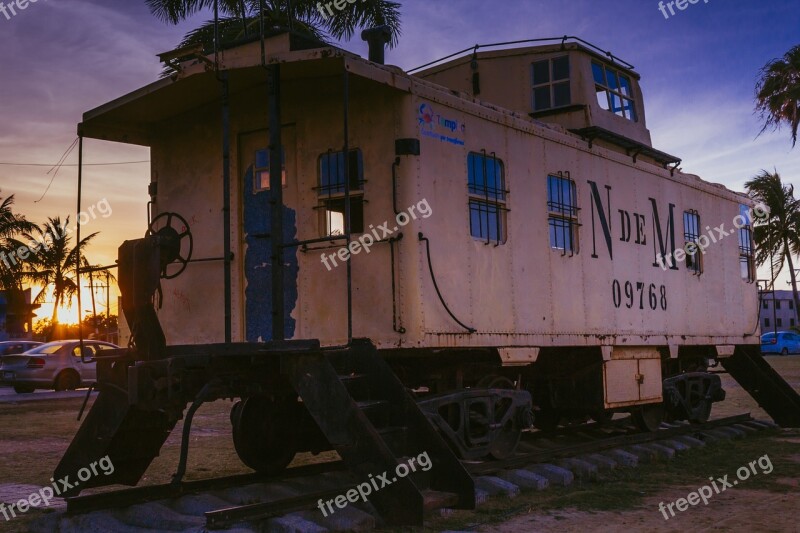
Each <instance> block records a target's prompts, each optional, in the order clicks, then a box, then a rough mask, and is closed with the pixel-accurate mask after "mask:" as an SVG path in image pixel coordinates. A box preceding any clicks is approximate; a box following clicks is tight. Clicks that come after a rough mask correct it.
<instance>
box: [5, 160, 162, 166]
mask: <svg viewBox="0 0 800 533" xmlns="http://www.w3.org/2000/svg"><path fill="white" fill-rule="evenodd" d="M149 162H150V161H149V160H148V161H119V162H116V163H84V164H83V166H85V167H106V166H111V165H137V164H140V163H149ZM0 165H3V166H9V167H52V166H53V164H52V163H5V162H0ZM61 166H62V167H77V166H78V165H77V164H75V165H61Z"/></svg>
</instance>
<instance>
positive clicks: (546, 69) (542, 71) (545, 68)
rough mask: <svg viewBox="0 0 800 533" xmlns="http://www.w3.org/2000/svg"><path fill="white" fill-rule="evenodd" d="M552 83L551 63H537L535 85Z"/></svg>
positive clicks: (534, 69) (535, 66)
mask: <svg viewBox="0 0 800 533" xmlns="http://www.w3.org/2000/svg"><path fill="white" fill-rule="evenodd" d="M545 83H550V61H547V60H545V61H537V62H536V63H534V64H533V84H534V85H542V84H545Z"/></svg>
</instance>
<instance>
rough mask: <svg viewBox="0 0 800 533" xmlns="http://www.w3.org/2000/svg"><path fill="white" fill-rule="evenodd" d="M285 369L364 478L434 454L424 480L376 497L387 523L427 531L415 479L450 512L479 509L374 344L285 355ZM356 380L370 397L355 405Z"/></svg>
mask: <svg viewBox="0 0 800 533" xmlns="http://www.w3.org/2000/svg"><path fill="white" fill-rule="evenodd" d="M281 368H282V369H283V372H284V373H285V374H286V376H287V377H288V378H289V381H290V382H291V383H292V385H293V387H294V389H295V391H296V392H297V393H298V395H299V396H300V397H301V398H302V400H303V403H304V405H305V407H306V408H307V409H308V411H309V412H310V413H311V415H312V416H313V417H314V420H315V421H316V422H317V425H318V426H319V428H320V429H321V430H322V432H323V433H324V434H325V436H326V438H327V439H328V441H329V442H330V443H331V445H333V447H334V448H336V451H337V452H339V455H340V456H341V457H342V459H343V460H344V462H345V463H346V464H347V465H348V466H349V467H350V469H351V470H352V471H353V472H354V473H356V474H357V475H358V476H359V477H362V478H367V477H368V476H370V475H372V476H377V475H380V474H382V473H384V472H388V473H392V472H395V470H396V468H397V467H398V464H399V461H400V460H399V459H398V457H403V456H404V455H408V456H414V455H420V456H421V455H422V454H423V453H424V454H427V455H428V457H429V458H430V460H431V464H432V467H431V469H430V470H429V471H428V472H425V476H413V475H409V476H406V477H400V478H398V479H397V481H396V482H395V483H392V484H391V485H390V486H388V487H386V488H384V489H383V490H381V491H379V492H376V493H374V494H373V495H372V496H371V497H370V500H371V502H372V503H373V505H374V506H375V508H376V509H377V510H378V512H379V513H380V514H381V516H382V517H383V519H384V520H385V521H386V522H387V524H389V525H393V526H420V525H422V521H423V516H424V513H425V507H426V502H425V497H424V496H423V494H422V493H421V492H420V489H419V486H418V485H417V484H416V481H417V480H421V481H424V482H425V483H426V484H427V483H428V482H429V483H430V487H429V488H430V489H432V491H433V492H432V493H431V496H429V498H431V499H436V498H442V497H445V496H436V495H435V494H434V493H445V494H449V496H446V498H449V499H450V500H452V501H453V504H452V507H454V508H462V509H472V508H474V506H475V490H474V482H473V480H472V478H471V477H470V476H469V474H468V473H467V472H466V470H465V469H464V467H463V466H462V465H461V463H460V462H459V461H458V459H457V458H456V456H455V455H453V453H452V451H451V450H450V449H449V447H448V446H447V444H446V443H445V442H444V441H443V440H442V438H441V437H440V436H439V434H438V433H437V432H436V430H435V429H434V428H433V426H432V425H431V423H430V422H429V421H428V419H427V417H426V416H425V414H424V413H422V411H421V410H420V409H419V407H418V406H417V403H416V402H415V401H414V399H413V398H412V397H411V396H410V395H409V393H408V391H407V390H406V388H405V386H404V385H403V384H402V382H400V380H399V379H398V378H397V377H396V376H395V375H394V373H393V372H392V371H391V369H390V368H389V366H388V365H387V364H386V363H385V362H384V361H383V359H381V358H380V356H379V355H378V353H377V350H376V349H375V347H374V346H373V345H372V344H371V343H370V342H369V341H365V340H355V341H353V343H352V345H351V347H349V348H347V349H342V350H336V351H335V352H332V351H329V352H324V351H320V352H317V353H309V354H287V355H285V356H283V357H282V359H281ZM343 376H344V377H345V379H342V377H343ZM356 380H357V381H359V382H361V384H366V386H367V387H366V389H367V390H366V398H362V397H359V398H358V399H356V398H354V397H353V394H352V393H351V391H350V390H349V387H348V386H347V385H348V383H352V382H354V381H356ZM362 392H363V391H362ZM359 396H361V395H359ZM425 488H428V487H425ZM452 495H455V498H453V496H452Z"/></svg>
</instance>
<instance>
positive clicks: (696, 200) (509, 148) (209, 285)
mask: <svg viewBox="0 0 800 533" xmlns="http://www.w3.org/2000/svg"><path fill="white" fill-rule="evenodd" d="M361 68H362V69H363V72H361V73H360V74H363V73H364V72H367V73H368V72H369V71H370V69H371V68H372V67H371V66H369V65H365V66H362V67H361ZM376 68H378V69H380V70H381V71H388V70H389V69H388V68H384V67H376ZM392 75H394V74H392ZM350 79H351V104H350V130H351V131H350V146H351V148H354V149H356V148H357V149H360V150H361V151H362V153H363V157H364V169H365V176H364V178H365V184H364V198H365V200H366V204H365V208H364V212H365V226H369V225H370V224H372V225H374V226H375V227H377V226H379V225H381V224H383V223H384V221H388V222H390V223H391V224H390V227H392V226H395V224H394V212H393V209H392V180H391V165H392V162H393V160H394V157H395V155H394V141H395V139H400V138H418V139H420V142H421V146H422V153H421V156H419V157H417V156H402V157H401V164H400V166H399V168H398V182H397V191H398V202H397V203H398V209H399V210H401V211H403V210H406V209H407V208H408V207H409V206H411V205H416V204H417V203H418V202H420V201H421V200H425V201H426V202H427V203H428V204H429V205H430V207H431V210H432V214H431V216H430V218H427V219H424V220H422V219H420V220H414V221H412V222H411V223H410V224H409V225H408V226H406V227H405V228H402V233H403V240H402V241H400V242H399V243H397V244H396V252H397V253H396V261H395V268H396V279H395V282H396V295H395V296H396V298H397V303H398V306H399V316H398V319H399V324H398V325H399V326H402V327H403V328H405V330H406V333H405V334H399V333H397V332H395V331H393V329H392V324H393V320H392V292H391V284H392V280H391V274H390V273H391V263H390V255H389V245H388V244H386V243H380V244H376V245H374V246H372V248H371V250H370V253H369V254H366V253H363V252H362V253H360V254H359V255H357V256H354V257H353V258H352V260H351V267H352V271H353V318H354V320H353V324H354V331H353V334H354V336H357V337H368V338H371V339H373V340H374V341H375V342H376V343H377V344H378V346H379V347H381V348H396V347H410V348H440V347H546V346H585V345H589V346H591V345H600V344H605V345H619V346H624V345H636V346H648V345H649V346H667V345H682V344H700V345H723V344H742V343H749V342H756V341H757V337H752V338H749V337H745V334H746V333H749V332H751V331H752V329H753V327H754V325H755V323H756V319H755V318H753V319H752V321H750V320H749V317H750V316H751V315H752V316H753V317H755V316H756V313H757V310H756V309H755V307H756V298H755V289H754V288H753V289H752V298H748V296H747V294H749V293H746V292H743V291H742V288H743V286H742V285H740V284H743V283H744V282H742V280H741V279H740V277H739V273H738V251H737V245H738V243H737V242H736V236H735V235H733V236H730V237H727V239H726V240H723V241H722V242H721V243H719V244H715V245H713V246H712V247H711V248H709V250H708V253H707V255H706V263H705V273H704V274H703V276H701V277H699V278H698V277H696V276H691V275H690V274H688V273H687V272H686V271H685V268H683V267H681V270H680V271H671V270H670V271H667V272H664V271H663V270H661V269H660V268H657V267H653V265H652V263H653V255H654V251H653V248H652V246H653V244H654V240H655V239H654V234H653V219H652V216H653V212H652V209H653V207H652V204H651V202H650V198H653V199H654V200H655V201H656V206H657V207H656V208H657V209H658V213H659V218H660V220H661V222H662V223H663V224H665V223H666V217H667V214H668V211H669V204H670V203H671V204H674V205H675V207H674V211H673V216H674V220H673V223H674V231H675V238H676V244H677V246H678V247H680V243H679V242H682V241H681V238H682V213H683V210H684V209H690V208H693V209H697V210H698V211H699V212H700V215H701V225H702V226H706V225H709V226H711V227H714V226H718V225H719V224H721V223H725V224H727V225H728V227H730V221H731V220H732V219H733V217H734V216H735V215H736V214H737V213H738V204H739V202H740V201H742V200H743V199H742V198H741V197H740V196H739V195H736V194H734V193H731V192H730V191H727V190H726V189H724V188H720V187H716V186H712V185H709V184H707V183H705V182H702V181H700V180H698V179H696V178H694V177H691V176H685V175H682V174H680V173H676V175H675V176H674V177H671V176H670V174H669V172H667V171H664V170H661V169H659V168H657V167H654V166H652V165H650V164H648V163H646V162H644V161H643V160H642V159H640V160H639V162H638V163H633V161H632V160H631V158H628V157H625V156H624V155H622V154H619V153H616V152H613V151H611V150H606V149H604V148H600V147H598V146H597V145H595V147H594V148H592V149H590V148H589V147H588V146H587V144H586V143H585V142H584V141H582V140H580V139H578V138H577V137H575V136H573V135H570V134H567V133H564V132H563V131H562V130H561V129H560V128H559V127H558V126H548V125H544V124H542V123H538V122H535V121H531V120H530V119H528V118H521V117H519V116H518V115H516V114H514V113H512V112H508V111H504V110H502V109H498V108H494V107H491V106H488V105H481V104H479V103H477V102H474V101H472V100H471V99H469V98H468V97H466V98H465V97H463V95H462V96H461V97H460V96H457V95H454V94H452V92H451V91H448V90H445V89H444V88H442V87H440V86H437V85H434V84H432V83H429V82H426V81H423V80H416V79H413V81H412V83H411V85H412V86H413V93H414V94H413V96H411V95H409V94H408V93H405V92H403V91H402V90H397V89H396V88H389V87H387V86H384V85H380V84H376V83H374V82H372V81H370V80H367V79H364V78H362V77H361V76H360V75H352V76H351V78H350ZM307 82H308V80H307V79H306V80H305V83H301V82H299V81H298V82H287V83H286V84H284V88H283V95H284V96H283V99H284V105H283V124H284V137H285V143H286V145H287V146H286V149H287V186H286V188H285V189H284V196H285V202H286V206H287V210H288V211H289V219H288V224H287V225H288V226H289V231H290V232H293V233H292V234H291V235H290V237H291V238H297V239H301V240H302V239H311V238H316V237H319V236H320V235H321V232H320V223H319V222H320V221H319V209H318V207H319V198H318V192H317V190H316V188H317V187H318V183H319V181H318V180H319V156H320V155H321V154H323V153H325V152H327V151H328V150H334V151H337V150H341V147H342V144H343V137H342V131H341V128H342V116H343V109H342V79H341V77H339V76H333V77H322V78H318V79H314V82H313V83H307ZM425 102H427V103H429V104H430V105H432V106H435V107H436V110H437V113H438V114H439V115H442V116H443V117H444V119H445V120H444V121H443V122H442V123H441V126H442V128H445V130H444V131H442V132H432V131H430V130H427V133H424V132H423V131H422V130H421V129H420V122H419V119H420V117H419V107H420V105H421V104H422V103H425ZM219 116H220V115H219V108H218V107H217V106H216V105H214V104H209V105H208V106H206V107H204V108H202V109H197V110H194V111H193V112H191V113H187V114H185V115H184V116H181V117H179V119H176V120H173V121H170V122H169V123H165V124H162V125H160V126H159V128H158V131H159V132H160V135H159V136H158V137H157V140H156V142H154V143H153V156H152V157H153V161H154V163H153V173H154V177H155V178H157V179H158V181H159V196H158V202H157V205H156V206H155V211H156V212H163V211H176V212H179V213H181V214H183V215H184V216H185V217H186V218H187V220H188V221H189V223H190V225H191V227H192V229H193V232H194V233H195V247H196V248H195V257H198V258H202V257H219V256H220V255H221V241H222V233H221V224H219V216H220V207H221V205H222V194H221V192H222V191H221V183H219V182H218V178H217V176H220V175H221V174H222V162H221V158H220V156H219V152H220V147H221V138H220V137H221V136H220V135H219V134H218V133H219V131H220V126H221V122H220V120H219ZM267 118H268V117H267V111H266V98H265V88H264V87H263V86H259V87H254V88H251V89H248V90H247V91H245V92H242V93H240V94H237V95H235V97H234V98H233V99H232V108H231V121H232V123H231V131H232V133H233V137H232V138H233V139H234V142H233V143H232V153H231V160H232V163H233V168H232V182H233V185H232V187H233V190H232V198H233V199H234V202H233V205H232V220H233V235H232V242H233V253H234V256H235V266H234V269H233V287H232V288H233V291H232V293H233V309H232V322H233V332H234V340H267V339H268V331H269V330H268V328H266V325H268V324H269V321H266V322H265V320H264V319H263V318H264V317H261V318H262V320H261V321H260V326H259V327H260V328H261V330H260V331H264V332H266V333H267V334H266V335H262V334H257V335H255V336H254V335H253V334H252V332H251V333H248V327H249V326H248V324H250V322H251V319H252V315H253V310H252V309H249V310H248V308H247V307H248V306H247V298H248V290H250V291H251V292H252V291H253V290H256V291H258V292H260V293H262V295H263V292H264V291H268V290H269V285H268V283H266V284H265V283H264V278H263V276H262V278H261V281H259V282H254V280H253V278H252V272H250V273H248V271H247V270H248V266H247V265H248V263H247V257H248V251H250V250H251V247H252V246H253V238H254V236H255V235H254V234H255V233H256V232H257V229H254V228H250V227H249V225H248V223H247V220H246V216H245V210H246V205H245V204H246V202H245V199H246V193H247V192H248V190H249V189H250V188H251V187H252V182H251V181H250V180H251V179H252V174H250V175H248V169H249V167H251V166H252V164H253V155H252V152H253V149H254V147H255V146H259V145H261V147H262V148H265V147H266V145H267V142H268V131H267V129H266V128H265V125H266V124H267V123H268V120H267ZM453 122H456V123H457V124H458V127H457V128H456V129H459V128H460V126H461V125H463V126H464V130H463V131H460V130H459V131H454V130H453V129H452V126H453ZM440 133H441V134H443V133H447V135H445V140H444V141H442V140H441V136H437V137H435V138H434V137H433V135H434V134H436V135H440ZM461 142H463V143H464V144H463V145H461V144H460V143H461ZM482 149H486V150H487V151H489V152H491V151H494V152H496V153H497V155H498V157H499V158H500V159H501V160H502V161H503V163H504V164H505V173H506V185H507V188H508V189H509V191H510V192H509V195H508V199H507V207H508V208H509V209H510V211H509V213H508V215H507V227H508V241H507V242H506V243H504V244H502V245H500V246H493V245H488V246H487V245H486V244H484V243H482V242H479V241H478V240H476V239H474V238H472V237H471V236H470V234H469V211H468V207H467V202H468V199H467V198H468V195H467V170H466V161H467V154H468V153H469V152H470V151H480V150H482ZM558 171H568V172H570V175H571V176H572V178H573V179H574V180H575V181H576V185H577V189H578V202H579V207H580V209H581V212H580V215H579V222H580V224H581V227H580V229H579V246H580V248H579V251H578V254H577V255H575V256H574V257H562V256H561V254H560V252H558V251H553V250H551V248H550V245H549V241H548V229H547V212H546V178H547V175H548V173H554V172H558ZM590 181H591V182H594V183H595V184H596V186H597V188H598V192H599V196H600V204H601V206H600V207H602V208H603V209H604V210H606V212H610V218H609V220H610V226H611V227H610V232H611V235H612V239H611V240H612V254H613V258H612V257H611V255H612V254H609V252H608V249H607V245H606V241H605V235H604V232H603V230H602V227H601V226H602V225H601V223H600V220H599V219H598V218H597V216H598V215H597V212H599V208H600V207H598V208H597V210H596V211H595V216H594V217H593V216H592V212H593V211H592V210H593V207H595V206H593V200H592V194H591V192H592V191H591V184H590ZM606 186H608V187H611V192H610V193H608V194H609V196H608V197H607V196H605V194H606V193H605V191H606V189H605V187H606ZM263 194H264V193H262V195H263ZM609 199H610V202H609ZM264 209H267V207H264ZM619 209H623V210H625V211H626V212H628V213H629V214H630V216H631V217H632V218H633V217H634V214H639V215H643V216H644V217H646V218H645V230H646V231H645V233H646V234H647V242H646V244H645V245H644V246H642V245H635V244H633V243H627V242H622V241H620V240H619V239H620V236H621V235H620V227H619V217H620V216H621V215H620V214H619V212H618V210H619ZM263 216H264V217H266V218H268V212H267V211H264V213H263ZM285 221H286V219H285ZM285 223H286V222H285ZM398 229H400V228H398ZM420 231H421V232H423V233H424V235H425V236H426V237H428V238H429V239H430V243H431V260H432V262H433V265H434V269H435V273H436V276H437V281H438V283H439V286H440V288H441V290H442V294H443V297H444V298H445V301H446V302H447V304H448V305H449V306H450V308H451V309H452V310H453V311H454V313H455V314H456V316H457V317H459V318H460V319H461V320H462V321H463V322H465V323H466V324H467V325H469V326H471V327H474V328H476V329H477V330H478V332H477V333H475V334H471V335H470V334H467V333H466V332H464V330H463V329H462V328H460V327H459V326H458V325H457V324H455V323H454V322H453V321H452V319H451V318H450V317H449V316H448V315H447V314H446V312H445V311H444V309H443V307H442V304H441V302H440V301H439V298H438V296H437V295H436V293H435V291H434V289H433V286H432V283H431V280H430V274H429V272H428V266H427V255H426V253H425V250H424V247H423V245H422V243H420V242H418V240H417V233H418V232H420ZM394 236H396V233H395V234H394ZM593 238H594V246H592V240H593ZM248 239H250V240H249V241H248ZM340 245H341V243H336V244H334V245H329V246H326V247H322V246H317V245H313V246H311V247H310V248H311V250H307V251H289V252H287V255H286V257H285V259H286V261H287V264H288V266H289V271H290V272H292V274H291V275H290V276H289V280H288V281H289V284H290V285H291V286H292V287H291V288H292V290H291V291H290V292H291V294H290V296H291V297H290V298H288V300H287V313H289V316H290V319H289V320H287V322H289V323H290V326H289V328H291V329H290V330H289V331H288V332H287V333H288V335H287V336H288V337H289V338H319V339H320V340H321V341H322V342H323V344H328V345H330V344H339V343H342V342H345V341H346V340H347V339H346V326H347V323H346V285H345V281H346V278H345V274H346V267H345V266H344V265H343V264H341V262H340V263H339V265H338V266H336V267H334V268H333V269H332V270H331V271H328V270H326V267H325V266H324V265H323V263H322V262H321V260H320V254H322V253H326V254H335V253H336V252H338V250H339V248H340ZM320 248H322V249H320ZM595 248H596V249H595ZM592 255H596V256H597V257H592ZM251 267H252V265H251ZM256 267H264V268H266V269H268V268H269V265H268V264H267V262H266V261H265V262H264V264H262V265H256ZM262 274H263V272H262ZM221 280H222V264H221V263H219V262H217V263H197V264H192V265H191V266H190V267H189V268H188V269H187V271H186V272H185V273H184V274H183V275H181V276H180V277H178V278H176V279H174V280H171V281H170V282H168V285H166V286H165V302H164V309H163V310H162V312H161V317H162V321H163V323H164V329H165V331H166V333H167V337H168V338H169V339H170V342H174V343H204V342H219V341H221V340H222V339H223V331H222V326H223V323H224V321H223V309H222V301H223V298H222V283H221ZM614 280H617V281H619V282H620V283H621V284H622V285H623V286H624V283H625V282H628V281H629V282H631V283H632V284H634V285H635V284H636V283H638V282H641V283H644V284H645V286H646V287H648V288H649V285H650V284H653V285H655V286H656V288H657V290H660V287H661V286H662V285H663V286H664V287H665V290H666V291H667V294H668V300H669V304H668V310H667V311H666V312H664V311H663V310H661V311H658V310H656V311H653V310H652V309H649V308H647V309H627V308H624V307H623V308H622V309H617V308H616V307H615V306H614V302H613V298H612V288H613V287H612V284H613V281H614ZM746 288H747V287H746V286H745V287H744V289H745V290H746ZM690 295H691V298H690V297H689V296H690ZM637 297H638V295H637ZM658 297H659V298H660V293H659V295H658ZM644 300H645V301H646V303H649V302H647V300H648V297H647V294H645V297H644ZM267 303H268V300H263V299H262V300H261V305H260V308H259V310H258V311H257V312H258V313H261V314H269V312H270V309H269V306H268V305H266V304H267ZM637 303H638V302H637ZM675 309H680V310H681V311H680V312H673V311H674V310H675ZM723 313H724V317H725V318H724V320H714V318H713V317H718V316H721V315H723ZM751 322H752V323H751ZM667 333H669V335H668V334H667ZM682 337H685V338H682Z"/></svg>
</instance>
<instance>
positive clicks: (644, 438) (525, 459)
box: [467, 413, 753, 475]
mask: <svg viewBox="0 0 800 533" xmlns="http://www.w3.org/2000/svg"><path fill="white" fill-rule="evenodd" d="M752 419H753V418H752V417H751V416H750V414H749V413H748V414H742V415H736V416H729V417H727V418H720V419H717V420H711V421H709V422H705V423H703V424H693V425H686V426H682V427H676V428H668V429H660V430H658V431H655V432H653V433H635V434H633V435H620V436H617V437H610V438H607V439H599V440H596V441H595V440H592V441H589V442H582V443H579V444H573V445H568V446H559V447H556V448H552V449H549V450H539V451H535V452H530V453H525V454H522V455H518V456H516V457H512V458H510V459H505V460H503V461H492V462H487V463H481V464H474V465H467V471H469V473H470V474H473V475H476V474H479V475H483V474H490V473H493V472H497V471H500V470H507V469H509V468H518V467H522V466H526V465H529V464H534V463H543V462H547V461H551V460H553V459H560V458H563V457H573V456H575V455H583V454H586V453H595V452H600V451H604V450H608V449H611V448H618V447H620V446H632V445H636V444H644V443H647V442H653V441H658V440H662V439H665V438H670V437H679V436H685V435H691V434H693V433H702V432H703V431H707V430H709V429H714V428H717V427H722V426H728V425H731V424H737V423H741V422H749V421H751V420H752Z"/></svg>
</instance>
